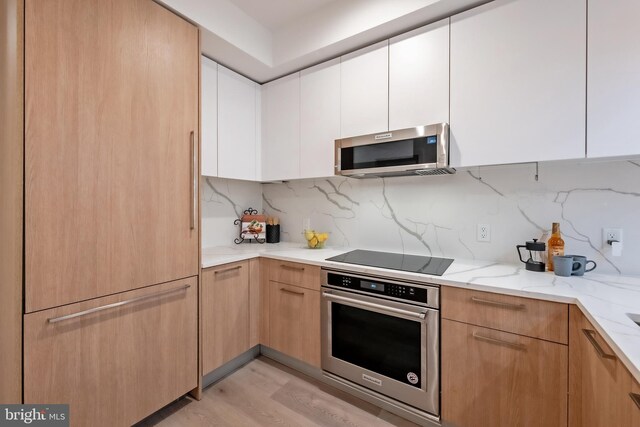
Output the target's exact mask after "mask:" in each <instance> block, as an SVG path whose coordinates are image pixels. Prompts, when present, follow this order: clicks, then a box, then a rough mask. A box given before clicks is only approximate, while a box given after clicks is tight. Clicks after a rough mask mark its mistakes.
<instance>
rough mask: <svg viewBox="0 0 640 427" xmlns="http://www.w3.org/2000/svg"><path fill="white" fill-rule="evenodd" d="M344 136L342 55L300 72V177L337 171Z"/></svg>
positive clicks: (329, 174)
mask: <svg viewBox="0 0 640 427" xmlns="http://www.w3.org/2000/svg"><path fill="white" fill-rule="evenodd" d="M338 138H340V58H336V59H334V60H332V61H327V62H324V63H322V64H320V65H317V66H315V67H312V68H309V69H307V70H304V71H301V72H300V178H315V177H326V176H332V175H333V174H334V141H335V140H336V139H338Z"/></svg>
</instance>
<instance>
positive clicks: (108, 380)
mask: <svg viewBox="0 0 640 427" xmlns="http://www.w3.org/2000/svg"><path fill="white" fill-rule="evenodd" d="M197 287H198V283H197V278H196V277H192V278H189V279H184V280H177V281H174V282H169V283H165V284H161V285H156V286H150V287H147V288H144V289H139V290H135V291H130V292H124V293H121V294H117V295H112V296H108V297H104V298H99V299H95V300H91V301H85V302H82V303H77V304H72V305H67V306H63V307H58V308H53V309H50V310H44V311H39V312H36V313H31V314H27V315H25V316H24V400H25V403H68V404H69V405H70V408H69V409H70V417H71V425H72V426H96V427H98V426H109V427H111V426H125V425H131V424H133V423H135V422H137V421H140V420H141V419H143V418H144V417H146V416H148V415H150V414H151V413H153V412H154V411H156V410H158V409H160V408H162V407H163V406H164V405H166V404H168V403H170V402H171V401H172V400H174V399H177V398H178V397H180V396H182V395H183V394H185V393H187V392H188V391H190V390H192V389H194V388H195V387H196V386H197V384H198V365H197V361H198V358H197V354H198V353H197V341H198V337H197V332H198V328H197V295H198V289H197ZM125 301H129V302H128V303H124V302H125ZM114 303H122V304H121V305H118V306H112V307H110V308H109V307H105V306H107V305H109V304H114ZM101 307H102V308H103V309H100V310H97V311H93V312H88V313H85V314H83V315H79V316H77V317H73V318H68V319H61V320H60V321H58V322H52V320H51V319H55V318H59V317H60V316H68V315H73V314H76V313H81V312H83V311H85V310H92V309H93V310H95V309H98V308H101Z"/></svg>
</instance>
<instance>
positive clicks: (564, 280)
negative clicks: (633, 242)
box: [202, 243, 640, 382]
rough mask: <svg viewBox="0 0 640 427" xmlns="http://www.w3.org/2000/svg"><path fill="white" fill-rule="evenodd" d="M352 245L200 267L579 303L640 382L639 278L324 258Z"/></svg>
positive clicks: (236, 252) (273, 249) (206, 259)
mask: <svg viewBox="0 0 640 427" xmlns="http://www.w3.org/2000/svg"><path fill="white" fill-rule="evenodd" d="M349 250H351V249H350V248H326V249H307V248H306V247H304V246H302V245H301V244H292V243H278V244H254V243H251V244H241V245H236V246H232V247H229V246H227V247H215V248H205V249H203V250H202V267H203V268H207V267H213V266H217V265H222V264H227V263H230V262H236V261H242V260H246V259H251V258H256V257H259V256H262V257H265V258H272V259H279V260H283V261H293V262H301V263H306V264H312V265H319V266H322V267H330V268H336V269H341V270H349V271H352V272H354V273H356V272H357V273H363V274H369V275H375V276H381V277H389V278H396V279H404V280H410V281H414V282H418V283H420V282H423V283H435V284H439V285H445V286H455V287H460V288H466V289H475V290H480V291H488V292H498V293H503V294H508V295H515V296H522V297H529V298H537V299H541V300H547V301H556V302H562V303H569V304H577V305H578V306H579V307H580V308H581V309H582V312H583V313H584V315H585V316H586V317H587V318H588V319H589V321H590V322H591V323H592V324H593V325H594V327H595V328H596V330H597V331H598V333H599V334H600V335H602V337H603V338H604V339H605V340H606V342H607V344H609V346H610V347H611V348H612V349H613V350H614V351H615V353H616V355H617V356H618V357H619V358H620V360H621V361H622V362H623V364H624V365H625V366H626V367H627V369H629V371H630V372H631V373H632V375H633V376H634V377H635V379H636V381H638V382H640V326H638V325H636V324H635V323H634V322H633V321H632V320H631V319H630V318H629V317H628V316H627V313H636V314H640V277H627V276H616V275H602V274H595V273H587V274H586V275H585V276H582V277H576V276H573V277H559V276H556V275H554V274H553V273H549V272H547V273H535V272H530V271H526V270H525V269H524V265H523V264H520V265H509V264H501V263H496V262H491V261H478V260H464V259H456V260H455V261H454V262H453V264H451V266H450V267H449V269H448V270H447V272H446V273H445V274H444V275H443V276H429V275H424V274H417V273H407V272H402V271H395V270H388V269H381V268H372V267H365V266H360V265H354V264H343V263H336V262H330V261H325V259H326V258H330V257H332V256H335V255H339V254H342V253H344V252H348V251H349Z"/></svg>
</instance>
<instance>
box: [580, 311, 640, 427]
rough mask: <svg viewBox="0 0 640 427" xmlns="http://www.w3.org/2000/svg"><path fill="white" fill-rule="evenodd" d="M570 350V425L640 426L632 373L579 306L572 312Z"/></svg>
mask: <svg viewBox="0 0 640 427" xmlns="http://www.w3.org/2000/svg"><path fill="white" fill-rule="evenodd" d="M569 349H570V362H571V363H570V365H569V366H570V368H569V378H570V382H569V426H570V427H610V426H616V427H631V426H634V427H638V426H640V406H638V405H636V403H635V402H634V400H633V399H632V397H631V395H630V393H632V387H633V386H634V384H633V383H634V380H633V378H632V376H631V373H629V371H628V370H627V369H626V368H625V367H624V365H623V364H622V362H621V361H620V360H619V359H618V357H617V356H616V355H615V354H614V353H613V351H612V350H611V349H610V348H609V346H608V345H607V344H606V343H605V342H604V340H603V339H602V337H600V335H599V334H598V333H597V332H596V330H595V328H594V327H593V325H591V323H590V322H589V321H588V320H587V319H586V317H585V316H584V315H583V314H582V313H581V311H580V309H579V308H578V307H576V306H572V307H571V309H570V330H569ZM635 386H636V393H640V391H638V387H637V384H635ZM639 397H640V396H639Z"/></svg>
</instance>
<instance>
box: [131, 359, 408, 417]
mask: <svg viewBox="0 0 640 427" xmlns="http://www.w3.org/2000/svg"><path fill="white" fill-rule="evenodd" d="M151 426H158V427H205V426H220V427H237V426H247V427H262V426H277V427H316V426H317V427H341V426H349V427H390V426H396V427H415V426H416V424H414V423H412V422H410V421H407V420H405V419H403V418H400V417H397V416H396V415H393V414H390V413H388V412H386V411H383V410H381V409H380V408H378V407H377V406H375V405H372V404H370V403H368V402H365V401H363V400H361V399H358V398H356V397H353V396H351V395H349V394H347V393H344V392H342V391H340V390H337V389H335V388H333V387H330V386H328V385H327V384H324V383H322V382H320V381H317V380H315V379H313V378H310V377H308V376H306V375H304V374H302V373H300V372H298V371H295V370H293V369H291V368H288V367H286V366H283V365H281V364H279V363H278V362H275V361H273V360H271V359H268V358H266V357H263V356H261V357H259V358H258V359H255V360H253V361H251V362H250V363H248V364H247V365H245V366H243V367H242V368H240V369H239V370H237V371H236V372H234V373H233V374H231V375H229V376H228V377H226V378H224V379H222V380H221V381H219V382H218V383H216V384H213V385H211V386H210V387H208V388H206V389H205V390H204V391H203V394H202V400H201V401H196V400H193V399H191V398H189V397H185V398H183V399H180V400H178V401H176V402H174V403H172V404H171V405H169V406H166V407H165V408H163V409H161V410H160V411H158V412H157V413H155V414H153V415H152V416H150V417H149V418H147V419H145V420H144V421H142V422H140V423H138V424H137V425H136V427H151Z"/></svg>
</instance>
